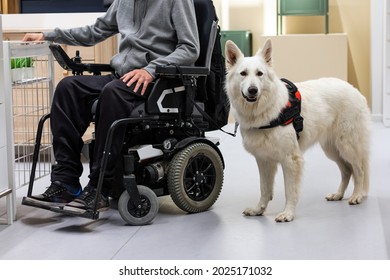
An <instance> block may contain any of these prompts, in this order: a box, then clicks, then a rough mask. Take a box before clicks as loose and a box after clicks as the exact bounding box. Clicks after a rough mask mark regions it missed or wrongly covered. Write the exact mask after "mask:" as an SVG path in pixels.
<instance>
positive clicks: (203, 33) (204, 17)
mask: <svg viewBox="0 0 390 280" xmlns="http://www.w3.org/2000/svg"><path fill="white" fill-rule="evenodd" d="M194 6H195V13H196V21H197V26H198V34H199V41H200V54H199V58H198V60H197V61H196V62H195V65H196V66H205V67H207V68H209V69H210V63H211V55H212V53H213V49H214V42H215V38H216V36H217V31H218V26H217V22H218V18H217V15H216V13H215V8H214V4H213V1H212V0H194Z"/></svg>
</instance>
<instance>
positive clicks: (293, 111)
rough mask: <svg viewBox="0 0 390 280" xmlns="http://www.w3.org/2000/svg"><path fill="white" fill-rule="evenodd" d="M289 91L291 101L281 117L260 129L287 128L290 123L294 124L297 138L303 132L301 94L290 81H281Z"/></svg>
mask: <svg viewBox="0 0 390 280" xmlns="http://www.w3.org/2000/svg"><path fill="white" fill-rule="evenodd" d="M281 80H282V81H283V82H284V83H285V84H286V87H287V89H288V93H289V101H288V103H287V105H286V107H285V108H284V109H283V110H282V111H281V112H280V114H279V117H278V118H277V119H275V120H273V121H271V122H270V124H269V125H265V126H261V127H259V128H258V129H268V128H273V127H277V126H279V125H281V126H285V125H289V124H290V123H292V124H293V126H294V129H295V132H296V134H297V138H298V139H299V133H300V132H301V131H302V130H303V118H302V116H301V94H300V92H299V91H298V88H297V87H296V86H295V85H294V84H293V83H292V82H290V81H289V80H287V79H283V78H282V79H281Z"/></svg>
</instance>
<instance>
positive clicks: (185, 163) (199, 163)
mask: <svg viewBox="0 0 390 280" xmlns="http://www.w3.org/2000/svg"><path fill="white" fill-rule="evenodd" d="M222 183H223V164H222V159H221V157H220V155H219V154H218V152H217V151H216V150H215V149H214V148H213V147H211V146H210V145H208V144H206V143H194V144H191V145H189V146H187V147H186V148H184V149H183V150H181V151H179V152H178V153H177V154H175V155H174V157H173V159H172V161H171V163H170V167H169V170H168V190H169V193H170V195H171V197H172V200H173V201H174V202H175V204H176V205H177V206H178V207H179V208H180V209H182V210H184V211H186V212H188V213H198V212H203V211H206V210H208V209H209V208H210V207H211V206H212V205H213V204H214V203H215V201H216V200H217V198H218V196H219V194H220V192H221V189H222Z"/></svg>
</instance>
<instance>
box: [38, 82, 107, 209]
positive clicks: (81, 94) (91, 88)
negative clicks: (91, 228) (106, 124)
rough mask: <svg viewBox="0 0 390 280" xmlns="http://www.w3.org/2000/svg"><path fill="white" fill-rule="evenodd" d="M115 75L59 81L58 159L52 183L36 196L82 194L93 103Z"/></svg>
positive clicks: (54, 125) (62, 198)
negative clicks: (83, 158)
mask: <svg viewBox="0 0 390 280" xmlns="http://www.w3.org/2000/svg"><path fill="white" fill-rule="evenodd" d="M112 79H113V76H112V75H107V76H70V77H66V78H64V79H63V80H61V81H60V82H59V84H58V85H57V88H56V90H55V93H54V97H53V102H52V108H51V113H50V124H51V130H52V134H53V150H54V157H55V161H56V163H55V164H54V165H53V168H52V173H51V182H52V185H51V186H50V187H49V188H48V189H47V191H46V192H45V193H44V194H41V195H37V196H34V197H33V198H35V199H38V200H41V201H46V202H49V203H51V202H53V203H68V202H70V201H71V200H73V199H74V198H75V197H77V195H79V194H80V191H81V187H80V183H79V178H80V176H81V174H82V172H83V166H82V164H81V161H80V153H81V149H82V147H83V145H84V143H83V141H82V136H83V134H84V132H85V131H86V129H87V128H88V126H89V122H90V120H91V107H92V104H93V102H94V100H96V99H97V98H98V97H99V95H100V92H101V89H102V88H103V87H104V85H106V84H107V83H108V82H110V81H111V80H112Z"/></svg>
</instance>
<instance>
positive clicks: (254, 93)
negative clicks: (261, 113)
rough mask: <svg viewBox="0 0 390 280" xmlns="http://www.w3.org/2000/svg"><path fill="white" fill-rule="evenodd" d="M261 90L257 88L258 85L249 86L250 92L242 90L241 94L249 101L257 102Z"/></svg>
mask: <svg viewBox="0 0 390 280" xmlns="http://www.w3.org/2000/svg"><path fill="white" fill-rule="evenodd" d="M258 92H259V90H258V89H257V87H253V86H252V87H249V88H248V94H244V93H243V92H242V91H241V94H242V96H243V97H244V98H245V100H246V101H248V102H255V101H256V100H257V96H258V95H257V93H258Z"/></svg>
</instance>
